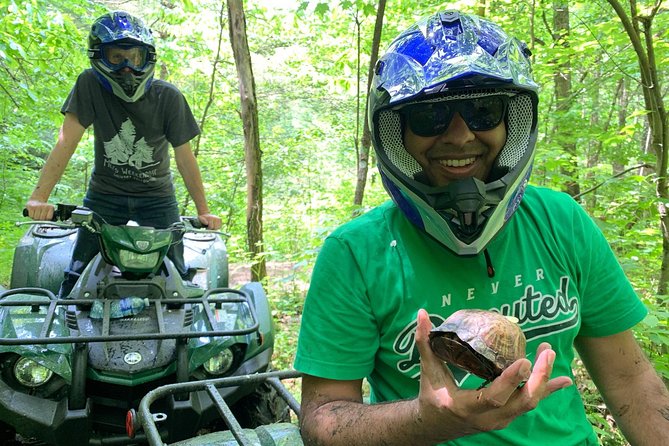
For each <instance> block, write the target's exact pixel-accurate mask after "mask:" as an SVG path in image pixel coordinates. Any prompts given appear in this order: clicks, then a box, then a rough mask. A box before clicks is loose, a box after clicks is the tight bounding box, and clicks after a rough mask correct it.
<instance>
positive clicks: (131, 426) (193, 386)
mask: <svg viewBox="0 0 669 446" xmlns="http://www.w3.org/2000/svg"><path fill="white" fill-rule="evenodd" d="M301 376H302V374H301V373H300V372H297V371H295V370H282V371H274V372H265V373H256V374H252V375H243V376H231V377H226V378H217V379H208V380H203V381H192V382H186V383H177V384H167V385H164V386H160V387H158V388H156V389H154V390H151V391H149V392H148V393H147V394H146V395H145V396H144V398H142V400H141V402H140V404H139V408H138V411H137V412H135V411H134V410H130V411H129V412H128V416H127V418H126V430H128V434H129V435H131V436H134V434H135V431H136V430H138V429H140V428H141V429H142V430H143V431H144V435H145V436H146V440H147V441H148V443H149V445H150V446H165V443H164V442H163V440H162V438H161V436H160V433H159V430H158V426H157V423H158V422H169V420H167V416H166V415H165V414H163V413H152V412H151V409H150V408H151V405H152V404H153V403H154V402H155V401H157V400H160V399H161V398H166V397H168V396H170V395H175V394H183V393H191V392H197V391H203V390H204V391H206V392H207V393H208V394H209V396H210V397H211V399H212V401H213V402H214V403H215V404H216V407H217V409H218V412H219V414H220V415H221V417H222V418H223V421H225V424H226V425H227V427H228V428H229V430H230V433H231V434H232V436H233V437H234V440H236V443H237V444H239V445H241V446H254V445H256V444H257V443H255V442H253V441H252V440H251V438H250V437H249V435H248V433H247V432H245V431H244V429H242V427H241V426H240V424H239V422H238V421H237V419H236V418H235V416H234V415H233V413H232V411H231V410H230V407H229V406H228V404H227V403H226V402H225V401H224V400H223V398H221V395H220V393H219V392H218V390H217V389H219V388H221V387H234V386H240V385H244V384H250V383H258V384H259V383H262V382H263V381H264V382H267V383H268V384H269V385H271V386H272V387H273V388H274V389H275V390H276V391H277V393H278V394H279V396H280V397H281V398H283V399H284V401H285V402H286V403H287V404H288V407H289V408H290V409H291V410H292V411H293V412H294V413H295V415H296V416H297V418H298V419H299V417H300V409H301V408H300V403H299V402H298V401H297V400H296V399H295V397H293V395H292V394H291V393H290V392H289V391H288V389H286V387H285V386H284V385H283V383H282V382H281V380H284V379H294V378H300V377H301ZM282 426H286V424H283V425H282ZM288 426H289V428H290V430H291V431H292V432H290V433H291V434H292V436H291V438H298V440H297V441H293V442H289V443H281V444H291V445H298V444H299V445H301V444H302V442H301V440H299V431H298V428H297V426H294V425H288ZM283 429H284V431H285V427H284V428H283ZM282 434H283V435H282V436H284V435H285V432H283V433H282ZM210 435H211V434H210ZM284 438H285V437H284ZM177 444H179V445H186V444H192V445H194V446H195V445H202V444H211V443H209V442H208V440H206V439H205V438H204V437H203V438H202V441H201V442H200V441H198V437H194V438H192V439H190V440H186V441H182V442H178V443H177ZM226 444H227V443H226ZM262 444H265V443H262ZM267 444H275V443H274V442H271V443H267Z"/></svg>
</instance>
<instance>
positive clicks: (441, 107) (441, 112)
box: [400, 95, 509, 137]
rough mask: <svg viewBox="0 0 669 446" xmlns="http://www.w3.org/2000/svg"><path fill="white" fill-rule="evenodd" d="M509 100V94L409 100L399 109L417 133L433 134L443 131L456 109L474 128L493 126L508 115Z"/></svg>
mask: <svg viewBox="0 0 669 446" xmlns="http://www.w3.org/2000/svg"><path fill="white" fill-rule="evenodd" d="M508 104H509V98H508V96H506V95H492V96H481V97H476V98H468V99H462V100H452V101H440V102H421V103H416V104H410V105H407V106H405V107H403V108H402V109H400V113H401V115H402V117H403V118H404V122H405V123H406V124H407V125H408V126H409V128H410V129H411V131H412V132H413V133H414V134H416V135H418V136H423V137H432V136H437V135H441V134H442V133H444V132H445V131H446V130H447V129H448V126H449V125H450V124H451V121H452V120H453V116H455V114H456V113H458V114H459V115H460V116H461V117H462V119H463V120H464V121H465V123H466V124H467V127H469V129H470V130H472V131H476V132H483V131H486V130H491V129H494V128H495V127H497V126H498V125H499V124H500V123H501V122H502V120H503V119H504V117H505V116H506V110H507V107H508Z"/></svg>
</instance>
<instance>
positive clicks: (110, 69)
mask: <svg viewBox="0 0 669 446" xmlns="http://www.w3.org/2000/svg"><path fill="white" fill-rule="evenodd" d="M88 57H89V59H90V60H91V66H92V67H93V70H95V73H96V75H97V77H98V80H99V81H100V83H101V84H102V86H103V87H104V88H105V89H107V90H108V91H110V92H112V93H113V94H115V95H116V96H118V97H119V98H121V99H122V100H124V101H126V102H135V101H137V100H139V99H140V98H141V97H142V96H144V93H146V91H147V90H148V89H149V87H150V86H151V81H152V80H153V71H154V69H155V66H156V48H155V45H154V41H153V36H152V35H151V30H150V29H149V28H147V27H146V26H145V25H144V22H142V21H141V20H140V19H138V18H137V17H134V16H132V15H130V14H128V13H127V12H124V11H114V12H110V13H108V14H105V15H103V16H102V17H100V18H98V19H97V20H96V21H95V22H94V23H93V25H92V26H91V31H90V33H89V35H88Z"/></svg>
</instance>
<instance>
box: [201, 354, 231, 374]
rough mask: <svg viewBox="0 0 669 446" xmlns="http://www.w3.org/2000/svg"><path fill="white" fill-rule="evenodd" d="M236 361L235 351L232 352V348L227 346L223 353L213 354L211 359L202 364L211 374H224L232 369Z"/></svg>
mask: <svg viewBox="0 0 669 446" xmlns="http://www.w3.org/2000/svg"><path fill="white" fill-rule="evenodd" d="M234 361H235V355H234V353H232V350H230V349H229V348H226V349H225V350H223V351H222V352H221V353H219V354H218V355H216V356H213V357H212V358H211V359H209V361H207V362H205V363H204V364H202V366H203V367H204V369H205V370H206V371H207V373H209V374H210V375H223V374H224V373H227V372H228V371H229V370H230V367H232V363H233V362H234Z"/></svg>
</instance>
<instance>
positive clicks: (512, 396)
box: [416, 309, 572, 441]
mask: <svg viewBox="0 0 669 446" xmlns="http://www.w3.org/2000/svg"><path fill="white" fill-rule="evenodd" d="M417 320H418V327H417V329H416V345H417V347H418V351H419V353H420V358H421V374H420V391H419V394H418V399H417V403H418V409H417V410H418V414H417V419H418V422H419V423H422V424H424V426H425V428H426V429H433V432H434V433H435V438H437V439H438V441H446V440H449V439H453V438H458V437H461V436H463V435H469V434H474V433H477V432H484V431H490V430H496V429H502V428H504V427H506V426H507V425H508V424H509V423H511V421H513V420H514V419H515V418H516V417H518V416H520V415H522V414H523V413H525V412H529V411H530V410H532V409H534V408H535V407H536V406H537V404H539V402H540V401H541V400H543V399H544V398H546V397H548V396H549V395H550V394H552V393H553V392H555V391H557V390H560V389H562V388H564V387H567V386H570V385H571V384H572V381H571V379H570V378H569V377H567V376H559V377H557V378H553V379H551V373H552V370H553V362H554V360H555V352H554V351H553V350H552V349H551V346H550V344H548V343H546V342H544V343H542V344H541V345H539V347H538V348H537V354H536V358H537V359H536V362H535V364H534V366H532V364H531V362H530V361H529V360H528V359H526V358H524V357H523V358H521V359H517V360H515V361H513V362H512V363H511V365H509V366H508V367H506V368H505V369H504V370H503V371H502V372H501V374H500V375H499V376H497V377H496V378H494V379H493V380H492V382H491V383H490V385H489V386H487V387H485V388H483V387H482V388H480V389H477V390H465V389H461V388H459V387H458V385H457V384H456V381H455V379H454V377H453V375H452V373H451V371H450V370H449V369H448V367H447V366H446V365H445V364H444V362H443V361H442V360H441V359H439V358H438V357H437V355H436V354H435V353H434V351H433V350H432V348H431V347H430V342H429V337H430V331H431V329H432V323H431V322H430V318H429V316H428V314H427V312H426V311H425V310H422V309H421V310H419V311H418V318H417ZM523 383H525V384H524V385H523V386H521V384H523Z"/></svg>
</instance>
